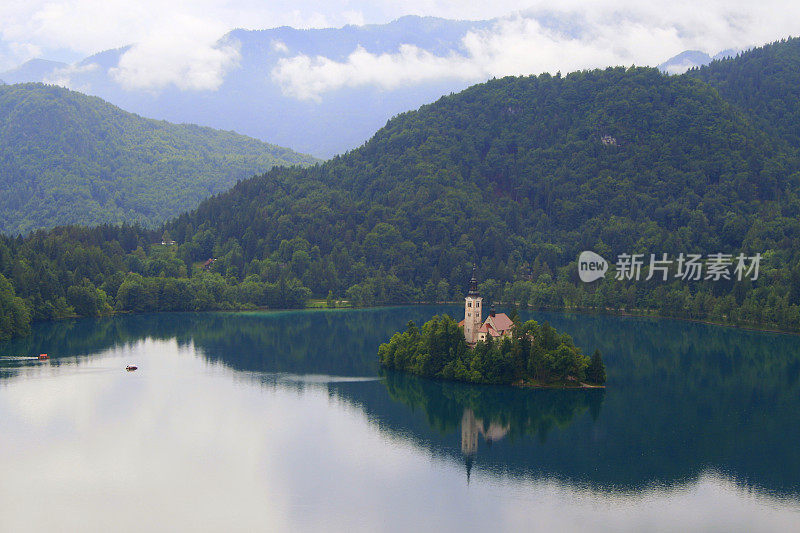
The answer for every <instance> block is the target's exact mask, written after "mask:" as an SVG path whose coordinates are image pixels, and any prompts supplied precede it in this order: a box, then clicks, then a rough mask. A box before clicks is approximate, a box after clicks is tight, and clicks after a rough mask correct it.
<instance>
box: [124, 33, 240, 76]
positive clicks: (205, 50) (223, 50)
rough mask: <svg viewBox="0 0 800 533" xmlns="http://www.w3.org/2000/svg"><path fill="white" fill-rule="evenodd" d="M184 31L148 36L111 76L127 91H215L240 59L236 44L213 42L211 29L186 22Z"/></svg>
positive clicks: (132, 50)
mask: <svg viewBox="0 0 800 533" xmlns="http://www.w3.org/2000/svg"><path fill="white" fill-rule="evenodd" d="M180 28H182V30H183V31H180V32H177V31H174V30H169V29H165V30H164V31H157V32H154V33H152V34H150V35H148V36H147V37H146V38H145V39H143V40H142V41H141V42H139V43H137V44H135V45H133V46H132V47H131V48H130V49H129V50H128V51H126V52H125V53H124V54H123V55H122V57H120V60H119V64H118V65H117V66H116V67H114V68H112V69H110V70H109V73H110V74H111V76H112V77H113V78H114V79H115V80H116V81H117V82H119V83H120V84H121V85H123V86H124V87H125V88H127V89H147V90H159V89H162V88H164V87H166V86H168V85H174V86H176V87H178V88H180V89H184V90H212V91H213V90H216V89H217V88H218V87H219V86H220V85H221V84H222V82H223V81H224V78H225V74H226V72H227V71H228V70H230V69H231V68H233V67H235V66H236V65H237V64H238V62H239V58H240V54H239V43H238V42H236V41H235V40H230V39H228V40H226V41H225V42H215V41H216V39H218V38H219V33H218V32H217V31H216V30H215V29H214V25H210V26H209V25H205V24H204V23H203V22H202V21H197V20H194V21H188V22H184V23H183V24H181V25H180Z"/></svg>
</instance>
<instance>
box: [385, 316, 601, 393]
mask: <svg viewBox="0 0 800 533" xmlns="http://www.w3.org/2000/svg"><path fill="white" fill-rule="evenodd" d="M515 322H519V321H518V320H515ZM378 360H379V361H380V363H381V366H383V367H385V368H388V369H390V370H400V371H403V372H409V373H411V374H416V375H419V376H424V377H431V378H439V379H448V380H453V381H466V382H469V383H494V384H501V385H512V384H515V385H525V386H559V387H567V386H573V387H577V386H580V384H581V382H583V381H587V382H589V383H593V384H602V383H605V381H606V371H605V366H604V365H603V360H602V357H601V355H600V352H599V351H597V350H595V352H594V354H593V355H592V357H591V359H590V358H589V357H587V356H585V355H583V354H582V353H581V350H580V349H579V348H578V347H576V346H575V343H574V342H573V340H572V337H570V336H569V335H567V334H562V333H558V332H557V331H556V330H555V329H553V328H552V327H551V326H550V324H548V323H547V322H545V323H544V324H542V325H539V324H538V323H537V322H536V321H535V320H528V321H527V322H525V323H523V324H519V325H518V326H516V327H515V328H514V334H513V335H512V336H511V337H504V338H502V339H499V340H493V339H492V337H491V336H487V339H486V341H479V342H478V343H477V344H476V345H475V346H474V347H470V346H468V345H467V342H466V341H465V340H464V332H463V331H462V330H461V329H460V328H459V326H458V323H457V322H456V321H455V320H453V319H452V318H450V317H449V316H447V315H442V316H438V315H437V316H435V317H433V318H432V319H430V320H428V321H427V322H425V324H423V325H422V327H421V328H420V327H417V325H416V324H415V323H414V322H409V323H408V326H407V327H406V330H405V331H404V332H402V333H395V334H394V335H392V338H391V339H390V340H389V342H387V343H384V344H381V345H380V347H379V348H378Z"/></svg>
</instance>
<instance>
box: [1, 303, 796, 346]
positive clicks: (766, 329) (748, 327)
mask: <svg viewBox="0 0 800 533" xmlns="http://www.w3.org/2000/svg"><path fill="white" fill-rule="evenodd" d="M460 304H461V302H455V301H450V302H433V303H431V302H403V303H384V304H377V305H369V306H360V307H359V306H346V307H345V306H343V307H294V308H291V307H289V308H280V309H275V308H268V307H264V308H255V309H253V308H243V309H207V310H203V311H147V312H144V313H133V312H130V311H115V312H113V313H110V314H104V315H99V316H80V315H72V316H65V317H60V318H54V319H50V320H37V321H35V322H31V326H32V327H33V326H34V325H36V324H47V323H56V322H62V321H65V320H84V319H90V318H91V319H102V318H113V317H115V316H125V315H156V314H161V313H263V312H287V311H294V312H299V311H343V310H357V309H382V308H387V307H389V308H391V307H405V306H435V305H460ZM525 311H530V312H537V311H538V312H545V313H564V314H569V313H574V314H579V315H600V316H620V317H631V318H653V319H657V320H679V321H681V322H692V323H696V324H705V325H708V326H719V327H726V328H734V329H740V330H744V331H754V332H759V333H774V334H779V335H794V336H800V331H791V330H783V329H779V328H776V327H774V326H768V325H766V324H763V325H759V324H733V323H730V322H721V321H715V320H709V319H703V318H687V317H676V316H667V315H661V314H658V313H656V312H652V313H651V312H647V311H646V310H643V311H641V312H632V311H621V310H615V309H586V308H578V307H553V308H528V309H525ZM30 335H31V333H29V334H28V335H22V336H15V337H11V338H10V339H6V340H12V339H19V338H25V337H28V336H30ZM0 342H3V341H0Z"/></svg>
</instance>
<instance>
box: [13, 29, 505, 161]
mask: <svg viewBox="0 0 800 533" xmlns="http://www.w3.org/2000/svg"><path fill="white" fill-rule="evenodd" d="M490 25H491V21H454V20H446V19H438V18H430V17H424V18H423V17H414V16H408V17H403V18H401V19H398V20H395V21H394V22H391V23H388V24H369V25H364V26H345V27H343V28H330V29H309V30H299V29H294V28H290V27H280V28H274V29H269V30H257V31H255V30H254V31H250V30H234V31H232V32H230V33H228V34H227V35H225V36H224V37H223V38H222V39H221V40H220V46H223V45H224V44H226V43H233V45H234V46H236V47H237V49H238V51H239V54H240V58H239V61H238V65H237V66H236V67H235V68H233V69H232V70H231V71H229V72H228V73H227V75H226V76H225V79H224V81H223V83H222V85H221V86H220V87H219V88H218V89H217V90H215V91H210V90H206V91H186V90H180V89H178V88H176V87H174V86H172V87H167V88H164V89H163V90H160V91H158V92H154V91H152V90H138V89H131V88H126V87H124V86H123V85H122V84H120V83H119V82H118V81H117V80H116V79H115V78H114V76H113V75H112V73H111V69H114V68H116V67H117V66H118V65H119V61H120V58H121V57H122V56H123V54H124V53H125V52H127V51H128V50H129V47H123V48H118V49H114V50H106V51H104V52H101V53H99V54H95V55H92V56H90V57H87V58H86V59H83V60H82V61H79V62H78V63H76V64H74V65H67V64H66V63H60V62H56V61H46V60H43V59H34V60H31V61H28V62H27V63H25V64H23V65H21V66H19V67H17V68H15V69H12V70H9V71H6V72H2V73H0V79H2V80H4V81H5V82H6V83H19V82H33V81H35V82H46V83H58V84H61V85H68V86H69V87H70V88H73V89H75V90H78V91H81V92H83V93H86V94H91V95H95V96H99V97H101V98H103V99H104V100H108V101H109V102H111V103H113V104H115V105H118V106H120V107H122V108H123V109H126V110H129V111H132V112H135V113H139V114H141V115H143V116H147V117H155V118H159V119H164V120H169V121H171V122H191V123H194V124H202V125H205V126H211V127H214V128H219V129H225V130H235V131H237V132H239V133H243V134H245V135H250V136H253V137H256V138H259V139H263V140H266V141H268V142H274V143H276V144H279V145H282V146H290V147H292V148H293V149H296V150H298V151H300V152H306V153H311V154H313V155H315V156H318V157H330V156H332V155H334V154H336V153H340V152H344V151H346V150H348V149H351V148H355V147H356V146H358V145H360V144H361V143H363V142H364V141H366V140H367V139H368V138H369V137H370V135H372V134H373V133H374V132H375V131H376V130H377V129H379V128H380V127H381V126H383V125H384V124H385V123H386V120H387V119H389V118H390V117H392V116H393V115H396V114H397V113H400V112H403V111H407V110H409V109H414V108H417V107H419V106H420V105H422V104H425V103H427V102H430V101H433V100H436V99H437V98H439V97H440V96H442V95H443V94H448V93H451V92H454V91H459V90H462V89H464V88H466V87H467V86H469V85H470V83H471V82H469V81H464V80H453V79H448V80H439V81H434V82H425V83H419V84H415V85H414V86H413V87H402V88H398V89H393V90H392V89H381V88H378V87H374V86H362V87H354V88H341V89H338V90H334V91H332V92H330V93H328V94H326V96H325V99H324V101H323V102H316V101H313V100H312V101H309V100H298V99H296V98H294V97H291V96H287V95H285V94H284V92H283V90H282V87H281V85H280V84H279V83H278V82H276V81H275V80H274V79H273V76H272V71H273V69H274V68H275V67H276V65H277V64H278V61H279V60H280V59H281V58H286V57H289V56H296V55H299V54H303V55H306V56H308V57H311V58H314V57H317V56H325V57H327V58H329V59H332V60H343V59H345V58H346V57H347V56H348V55H349V54H351V53H352V52H353V51H354V50H355V49H356V48H357V47H359V46H360V47H361V48H363V49H364V50H365V51H367V52H370V53H373V54H381V53H393V52H396V51H397V50H398V48H399V47H400V46H401V45H403V44H406V45H414V46H418V47H419V48H421V49H423V50H426V51H428V52H431V53H433V54H436V55H445V54H447V53H450V52H453V51H457V50H459V48H460V46H461V38H462V37H463V36H464V35H465V34H466V33H467V32H468V31H470V30H475V29H481V28H486V27H489V26H490Z"/></svg>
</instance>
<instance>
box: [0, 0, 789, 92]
mask: <svg viewBox="0 0 800 533" xmlns="http://www.w3.org/2000/svg"><path fill="white" fill-rule="evenodd" d="M543 12H555V13H557V14H559V15H561V16H567V17H570V18H571V19H574V20H575V21H576V25H579V26H580V28H581V33H580V35H579V36H577V37H576V36H574V35H566V34H564V33H559V32H554V31H552V30H547V29H545V28H543V27H542V26H541V25H540V23H539V22H538V21H537V16H541V14H542V13H543ZM409 14H414V15H432V16H438V17H445V18H455V19H492V18H500V19H501V20H499V21H498V23H497V25H496V26H495V27H494V28H492V30H490V31H486V32H473V33H471V34H469V35H467V36H466V37H465V40H464V42H463V43H462V52H459V53H453V54H450V55H448V56H433V55H431V54H429V53H427V52H426V51H424V50H419V49H417V48H415V47H405V48H403V49H401V50H398V51H397V52H396V53H392V54H383V55H380V56H376V55H372V54H368V53H366V52H364V51H363V50H354V51H353V54H352V55H351V56H350V58H348V59H347V60H346V61H339V62H336V61H332V60H327V59H326V58H324V57H314V58H309V57H305V56H299V55H292V54H291V51H288V54H287V57H286V58H285V59H284V60H282V63H281V64H280V65H279V66H278V67H277V68H276V69H275V71H274V72H273V77H274V79H275V80H276V81H277V82H279V83H281V85H282V86H283V87H284V90H285V91H286V92H287V94H293V95H294V96H296V97H298V98H308V99H318V98H319V97H320V95H321V94H324V92H325V91H326V90H329V89H332V88H336V87H338V86H342V85H354V84H359V83H374V84H378V85H381V86H386V87H393V86H396V85H398V84H402V83H413V82H415V81H420V80H425V79H431V78H436V77H444V76H449V77H462V78H464V79H480V78H486V77H490V76H493V75H504V74H525V73H539V72H543V71H551V72H553V71H556V70H561V71H562V72H568V71H570V70H575V69H579V68H589V67H600V66H606V65H609V64H623V65H630V64H638V65H655V64H658V63H660V62H662V61H664V60H665V59H667V58H669V57H671V56H672V55H675V54H677V53H679V52H681V51H683V50H686V49H700V50H703V51H705V52H709V53H711V54H712V55H713V54H714V53H716V52H719V51H721V50H723V49H726V48H732V47H733V48H746V47H749V46H752V45H758V44H763V43H766V42H770V41H773V40H776V39H779V38H782V37H788V36H790V35H798V34H800V2H796V1H775V0H761V1H759V2H754V1H752V0H749V1H746V2H745V1H739V0H728V1H716V0H715V1H702V0H692V1H687V0H677V1H674V2H657V3H653V4H648V3H646V2H644V1H642V0H607V1H598V0H592V1H580V0H566V1H560V2H557V3H556V2H553V1H552V0H551V1H547V2H544V1H515V0H494V1H492V2H486V1H485V0H481V1H466V2H455V1H449V0H438V1H437V0H429V1H426V0H411V1H404V2H386V1H381V0H367V1H347V0H344V1H339V2H327V3H319V2H316V1H314V2H312V1H307V0H299V1H298V0H291V1H290V0H279V1H270V2H265V1H256V0H240V1H232V0H231V1H212V0H167V1H164V0H137V1H136V2H131V1H125V2H122V1H113V0H3V1H2V3H1V4H0V70H5V69H7V68H11V67H13V66H16V65H18V64H20V63H21V62H23V61H25V60H28V59H31V58H33V57H44V58H49V59H56V60H62V61H67V62H71V61H76V60H78V59H81V58H83V57H85V56H87V55H90V54H93V53H95V52H99V51H102V50H106V49H109V48H115V47H119V46H123V45H127V44H131V43H135V44H136V46H135V47H134V48H133V49H132V50H131V51H130V52H129V53H128V54H126V56H124V57H123V61H122V62H121V64H120V66H119V68H118V69H117V70H116V71H115V72H114V73H113V74H114V77H115V78H116V79H117V80H118V81H119V82H120V83H122V84H126V85H129V86H131V87H134V88H150V89H154V90H157V89H158V88H160V87H163V86H165V85H169V84H174V85H177V86H179V87H181V88H184V89H187V90H214V89H215V88H216V87H217V86H219V84H220V83H221V80H222V79H223V78H224V75H225V73H226V72H227V71H228V70H229V69H230V68H231V67H232V66H235V64H236V62H237V59H238V56H237V54H238V52H237V50H236V45H235V43H230V44H229V45H227V46H220V45H219V44H218V43H217V41H218V39H219V38H220V37H221V36H222V35H224V34H225V33H226V32H228V31H229V30H231V29H233V28H248V29H264V28H271V27H275V26H280V25H290V26H294V27H301V28H311V27H331V26H333V27H337V26H342V25H344V24H363V23H385V22H388V21H391V20H393V19H395V18H398V17H400V16H403V15H409ZM463 50H466V53H464V52H463Z"/></svg>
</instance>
